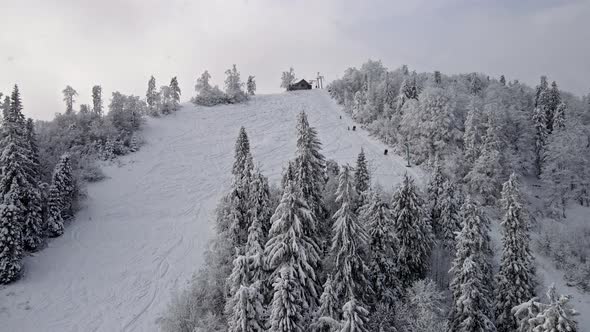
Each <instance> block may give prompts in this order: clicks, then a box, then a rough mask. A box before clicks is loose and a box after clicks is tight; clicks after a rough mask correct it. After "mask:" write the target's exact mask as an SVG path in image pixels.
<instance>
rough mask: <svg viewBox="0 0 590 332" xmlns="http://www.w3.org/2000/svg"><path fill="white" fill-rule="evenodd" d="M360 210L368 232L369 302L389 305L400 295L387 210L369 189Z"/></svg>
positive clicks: (394, 249)
mask: <svg viewBox="0 0 590 332" xmlns="http://www.w3.org/2000/svg"><path fill="white" fill-rule="evenodd" d="M361 211H362V214H361V220H362V223H363V225H365V227H366V228H367V233H368V235H369V241H368V253H369V259H368V263H367V265H368V270H369V272H368V274H367V276H368V279H369V281H370V282H371V288H372V289H373V292H374V299H373V301H372V302H374V304H381V305H385V306H387V307H390V308H391V307H393V305H394V304H395V302H396V301H397V300H398V298H399V295H400V294H401V285H400V283H399V280H397V278H396V275H397V271H396V262H395V257H396V254H397V253H396V246H395V241H396V240H395V234H394V232H393V219H392V215H391V210H390V208H389V204H387V202H385V201H384V200H383V199H382V198H381V194H380V193H379V191H373V192H371V193H370V195H369V199H368V201H367V203H366V204H365V206H364V207H363V209H362V210H361Z"/></svg>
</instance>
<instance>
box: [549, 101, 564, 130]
mask: <svg viewBox="0 0 590 332" xmlns="http://www.w3.org/2000/svg"><path fill="white" fill-rule="evenodd" d="M566 113H567V106H566V105H565V103H563V102H561V103H560V104H559V105H558V106H557V108H556V109H555V114H554V115H553V124H552V126H551V127H552V128H553V130H554V131H555V130H561V129H563V128H565V115H566Z"/></svg>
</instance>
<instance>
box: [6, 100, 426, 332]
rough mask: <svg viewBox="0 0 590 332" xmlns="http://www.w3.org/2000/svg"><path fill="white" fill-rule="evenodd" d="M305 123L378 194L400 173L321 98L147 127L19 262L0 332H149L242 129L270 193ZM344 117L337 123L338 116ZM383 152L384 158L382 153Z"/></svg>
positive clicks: (186, 115)
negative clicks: (80, 203)
mask: <svg viewBox="0 0 590 332" xmlns="http://www.w3.org/2000/svg"><path fill="white" fill-rule="evenodd" d="M301 110H305V111H306V112H307V113H308V117H309V121H310V124H311V125H312V126H314V127H316V128H317V130H318V133H319V137H320V139H321V141H322V143H323V153H324V155H325V156H326V158H328V159H335V160H336V161H337V162H339V163H340V164H343V163H350V164H351V165H354V164H355V161H356V157H357V155H358V153H359V152H360V149H361V147H363V148H364V149H365V153H366V155H367V159H368V160H369V163H370V167H371V169H372V171H373V173H374V174H375V176H374V177H375V180H376V181H378V182H379V183H380V184H381V185H382V186H383V187H384V188H386V189H391V188H392V187H394V186H396V185H397V184H399V182H400V181H401V177H402V176H403V174H404V172H409V174H411V175H412V176H413V177H414V178H415V179H416V181H417V183H418V184H419V185H421V186H423V185H424V184H425V182H426V181H427V179H426V177H425V174H424V173H423V172H422V171H421V170H420V169H418V168H415V167H414V168H406V167H405V161H404V160H403V159H402V158H401V157H399V156H396V155H394V154H392V153H391V154H390V155H388V156H384V155H383V151H384V149H385V148H386V146H385V145H384V144H382V143H381V142H379V141H378V140H377V139H374V138H372V137H370V136H369V135H368V133H367V132H365V131H363V130H362V129H360V128H359V129H357V131H354V132H353V131H352V130H350V131H349V130H347V127H348V126H350V127H351V128H352V126H353V125H355V123H354V122H353V121H352V120H351V119H350V118H349V117H348V116H347V115H345V114H344V113H343V112H342V111H341V108H340V107H339V106H338V105H336V104H335V103H334V102H333V101H332V100H331V99H330V97H329V96H328V94H327V92H326V91H320V90H312V91H300V92H292V93H283V94H277V95H267V96H256V97H254V98H252V100H250V101H249V102H248V103H246V104H242V105H227V106H217V107H212V108H203V107H194V106H193V105H190V104H186V105H184V107H183V109H181V110H180V111H179V112H177V113H175V114H172V115H170V116H166V117H163V118H160V119H149V120H148V121H147V123H146V125H145V127H144V130H143V132H142V134H143V136H144V137H145V139H146V144H145V145H144V146H143V147H142V148H141V150H140V151H139V152H136V153H134V154H131V155H129V156H125V157H122V158H120V159H119V160H118V161H116V162H114V163H112V164H110V165H105V166H104V167H103V169H104V172H105V174H106V175H107V176H108V179H105V180H103V181H101V182H98V183H94V184H90V185H88V197H87V199H86V200H85V201H84V207H83V209H82V210H81V211H80V212H79V213H78V214H77V215H76V218H75V220H74V221H73V222H72V223H70V224H69V225H68V227H67V228H66V232H65V234H64V235H63V236H61V237H60V238H57V239H52V240H50V241H49V243H48V246H47V248H45V249H44V250H42V251H41V252H39V253H36V254H34V255H31V256H29V257H26V258H25V260H24V264H25V269H26V271H25V275H24V276H23V278H22V279H21V280H19V281H18V282H16V283H14V284H11V285H8V286H4V287H2V288H0V331H11V332H18V331H41V330H42V331H60V332H63V331H157V330H158V329H159V327H158V325H157V321H158V319H159V317H160V316H161V315H162V313H163V312H164V310H165V309H166V306H167V305H168V303H169V301H170V299H171V296H172V293H173V291H174V290H182V289H184V288H185V286H186V285H187V283H188V281H189V280H190V278H191V276H192V274H193V273H194V272H196V271H197V270H198V268H199V266H200V264H201V263H202V261H203V251H204V249H205V246H206V243H207V241H208V239H209V238H210V237H211V235H212V234H213V222H212V217H213V213H214V209H215V206H216V204H217V201H218V200H219V198H220V197H221V196H222V195H223V193H224V192H225V191H226V190H227V189H228V187H229V185H230V181H231V174H230V169H231V165H232V163H233V153H234V143H235V139H236V137H237V134H238V129H239V127H240V126H242V125H243V126H245V127H246V130H247V132H248V135H249V138H250V144H251V149H252V152H253V156H254V159H255V162H256V164H258V165H260V166H261V168H262V171H263V172H264V174H265V175H267V176H268V177H269V179H270V181H271V183H273V182H275V183H276V182H277V181H279V179H280V176H281V173H282V169H283V167H284V166H285V165H286V163H287V161H288V160H289V159H291V158H293V156H294V154H295V148H296V147H295V142H296V139H295V119H296V115H297V114H298V113H299V111H301ZM340 115H342V119H340V118H339V116H340ZM390 150H392V149H390Z"/></svg>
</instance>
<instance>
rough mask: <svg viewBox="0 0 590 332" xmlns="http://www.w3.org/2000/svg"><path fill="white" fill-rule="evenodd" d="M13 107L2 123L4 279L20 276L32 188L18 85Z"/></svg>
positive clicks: (0, 270) (0, 252)
mask: <svg viewBox="0 0 590 332" xmlns="http://www.w3.org/2000/svg"><path fill="white" fill-rule="evenodd" d="M10 101H11V103H10V108H9V109H8V110H7V111H6V112H4V121H3V123H2V136H3V138H2V142H1V144H0V145H1V146H2V147H3V150H2V154H1V155H0V165H1V167H2V169H1V170H2V171H1V174H2V177H1V178H0V198H1V199H2V201H1V206H2V208H1V214H0V218H1V219H0V282H1V283H5V284H6V283H9V282H11V281H14V280H16V279H18V278H19V276H20V271H21V259H22V250H23V245H24V243H23V232H24V228H25V222H27V221H28V218H27V205H26V204H27V203H28V202H27V200H28V193H29V191H30V189H31V184H30V183H29V174H30V172H31V170H30V166H31V161H30V160H29V156H30V153H29V145H28V144H27V141H26V128H25V120H24V116H23V114H22V112H21V111H22V104H21V100H20V94H19V90H18V86H16V85H15V86H14V90H13V92H12V95H11V98H10Z"/></svg>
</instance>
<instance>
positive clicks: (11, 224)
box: [0, 193, 23, 284]
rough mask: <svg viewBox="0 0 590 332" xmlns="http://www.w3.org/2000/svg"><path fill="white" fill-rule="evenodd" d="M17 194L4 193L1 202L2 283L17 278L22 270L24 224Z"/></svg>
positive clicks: (0, 281) (0, 261)
mask: <svg viewBox="0 0 590 332" xmlns="http://www.w3.org/2000/svg"><path fill="white" fill-rule="evenodd" d="M15 194H16V193H10V194H8V195H4V198H3V201H2V203H0V284H8V283H11V282H13V281H15V280H17V279H18V278H19V277H20V274H21V270H22V262H21V260H22V256H23V248H22V242H23V241H22V230H21V228H22V225H21V221H20V219H21V218H20V217H19V213H20V211H19V208H18V198H17V197H14V196H16V195H15ZM14 203H17V205H15V204H14Z"/></svg>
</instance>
